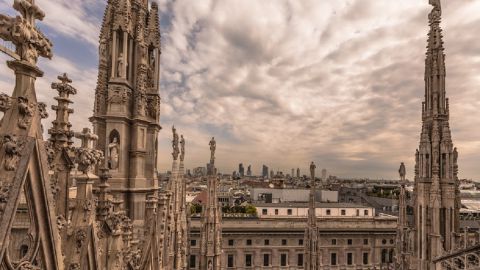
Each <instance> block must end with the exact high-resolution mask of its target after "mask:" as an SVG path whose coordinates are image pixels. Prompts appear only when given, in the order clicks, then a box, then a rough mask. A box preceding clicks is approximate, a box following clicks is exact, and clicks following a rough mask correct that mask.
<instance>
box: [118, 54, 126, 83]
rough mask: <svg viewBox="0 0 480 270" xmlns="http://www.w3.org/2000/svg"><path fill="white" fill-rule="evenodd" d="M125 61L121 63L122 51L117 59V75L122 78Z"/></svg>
mask: <svg viewBox="0 0 480 270" xmlns="http://www.w3.org/2000/svg"><path fill="white" fill-rule="evenodd" d="M124 66H125V63H123V53H120V55H119V56H118V60H117V76H118V77H120V78H122V77H123V69H124Z"/></svg>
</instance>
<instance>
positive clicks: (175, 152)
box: [172, 126, 180, 160]
mask: <svg viewBox="0 0 480 270" xmlns="http://www.w3.org/2000/svg"><path fill="white" fill-rule="evenodd" d="M172 133H173V140H172V147H173V152H172V156H173V160H177V159H178V154H179V153H180V150H179V149H178V134H177V130H176V129H175V126H173V127H172Z"/></svg>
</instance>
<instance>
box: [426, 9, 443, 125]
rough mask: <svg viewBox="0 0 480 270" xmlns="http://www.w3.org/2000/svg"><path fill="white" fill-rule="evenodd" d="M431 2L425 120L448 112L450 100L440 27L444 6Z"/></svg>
mask: <svg viewBox="0 0 480 270" xmlns="http://www.w3.org/2000/svg"><path fill="white" fill-rule="evenodd" d="M430 4H431V5H432V6H433V9H432V11H431V12H430V14H429V15H428V21H429V25H430V30H429V33H428V42H427V53H426V59H425V103H424V112H423V116H424V120H426V119H428V118H429V117H437V116H447V114H448V110H447V103H448V100H447V98H446V95H445V75H446V69H445V54H444V47H443V35H442V28H441V27H440V22H441V15H442V8H441V4H440V0H430Z"/></svg>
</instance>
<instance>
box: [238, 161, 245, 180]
mask: <svg viewBox="0 0 480 270" xmlns="http://www.w3.org/2000/svg"><path fill="white" fill-rule="evenodd" d="M238 174H239V176H240V177H244V176H245V167H243V163H240V164H238Z"/></svg>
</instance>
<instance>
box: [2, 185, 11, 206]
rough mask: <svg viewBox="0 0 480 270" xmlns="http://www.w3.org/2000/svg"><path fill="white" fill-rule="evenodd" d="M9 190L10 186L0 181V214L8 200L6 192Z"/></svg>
mask: <svg viewBox="0 0 480 270" xmlns="http://www.w3.org/2000/svg"><path fill="white" fill-rule="evenodd" d="M9 192H10V186H9V185H6V184H1V183H0V214H1V213H3V211H5V205H6V204H7V202H8V193H9Z"/></svg>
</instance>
